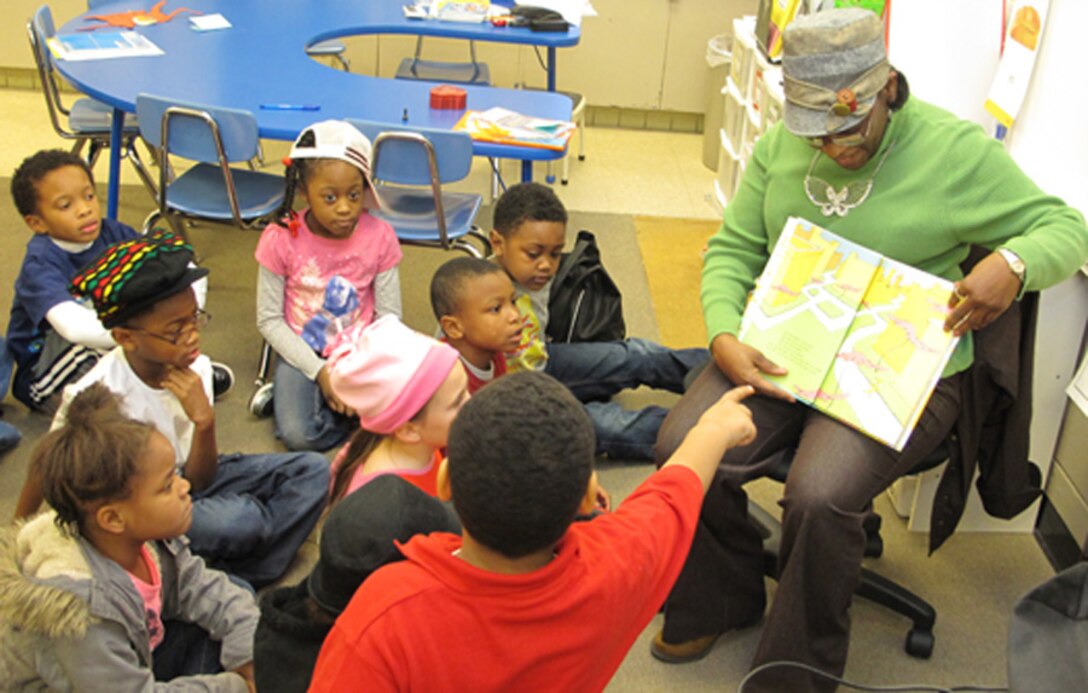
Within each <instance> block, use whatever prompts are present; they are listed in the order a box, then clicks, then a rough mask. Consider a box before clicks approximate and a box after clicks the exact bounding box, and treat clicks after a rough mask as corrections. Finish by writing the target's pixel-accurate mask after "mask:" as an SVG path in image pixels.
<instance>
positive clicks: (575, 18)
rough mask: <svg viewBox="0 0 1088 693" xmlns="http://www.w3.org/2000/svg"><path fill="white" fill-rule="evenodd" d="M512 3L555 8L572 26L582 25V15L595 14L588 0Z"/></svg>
mask: <svg viewBox="0 0 1088 693" xmlns="http://www.w3.org/2000/svg"><path fill="white" fill-rule="evenodd" d="M514 4H515V5H528V6H530V7H543V8H544V9H546V10H555V11H556V12H558V13H559V14H561V15H563V19H565V20H567V21H568V22H570V24H572V25H573V26H582V17H596V16H597V10H595V9H593V5H592V4H590V2H589V0H515V2H514Z"/></svg>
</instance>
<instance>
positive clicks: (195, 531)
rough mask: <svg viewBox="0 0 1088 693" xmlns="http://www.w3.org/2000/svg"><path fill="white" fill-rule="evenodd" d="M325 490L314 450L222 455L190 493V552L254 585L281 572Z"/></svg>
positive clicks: (324, 471)
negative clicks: (208, 478) (210, 475)
mask: <svg viewBox="0 0 1088 693" xmlns="http://www.w3.org/2000/svg"><path fill="white" fill-rule="evenodd" d="M328 494H329V462H328V460H326V459H325V457H324V455H321V454H318V453H316V452H297V453H281V454H269V455H239V454H233V455H221V456H220V457H219V469H218V470H217V471H216V474H215V480H214V481H213V482H212V485H211V486H209V487H208V488H206V489H204V490H203V491H201V492H200V493H194V494H193V524H192V527H190V528H189V532H188V536H189V542H190V547H191V548H192V551H193V553H195V554H197V555H198V556H202V557H203V558H205V559H206V560H207V561H208V563H209V565H211V566H212V567H214V568H218V569H220V570H222V571H223V572H225V573H229V574H230V575H234V576H237V577H240V578H242V579H244V580H246V581H247V582H249V583H250V584H251V585H253V587H255V588H260V587H262V586H264V585H267V584H268V583H270V582H272V581H273V580H275V579H276V578H278V577H279V576H280V575H282V574H283V572H284V571H285V570H287V567H288V566H289V565H290V564H291V561H293V560H294V558H295V554H296V553H297V552H298V548H299V547H300V546H301V545H302V542H304V541H306V537H307V536H309V534H310V531H311V530H312V529H313V528H314V525H315V524H316V523H317V520H318V518H319V517H320V516H321V511H322V510H323V509H324V507H325V501H326V500H327V499H328Z"/></svg>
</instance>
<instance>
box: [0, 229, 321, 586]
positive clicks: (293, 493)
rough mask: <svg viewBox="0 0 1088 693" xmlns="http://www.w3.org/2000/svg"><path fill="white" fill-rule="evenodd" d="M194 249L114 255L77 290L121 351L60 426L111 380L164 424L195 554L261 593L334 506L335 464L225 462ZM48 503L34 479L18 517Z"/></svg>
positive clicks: (145, 416) (166, 246) (88, 380)
mask: <svg viewBox="0 0 1088 693" xmlns="http://www.w3.org/2000/svg"><path fill="white" fill-rule="evenodd" d="M192 254H193V253H192V248H191V247H190V246H189V245H188V244H187V243H184V242H183V241H182V240H181V239H180V238H178V237H176V236H174V235H172V234H165V235H163V236H149V237H147V238H140V239H137V240H134V241H126V242H125V243H121V244H117V245H114V246H111V247H109V248H108V249H107V250H106V252H105V253H104V254H103V255H102V256H101V257H99V258H98V259H97V260H95V261H94V262H92V263H91V265H90V266H88V267H87V268H86V269H85V270H83V271H82V272H81V273H80V274H78V275H76V277H75V279H73V281H72V291H73V293H74V294H75V295H76V296H86V297H89V298H90V299H91V301H92V302H93V303H94V307H95V310H96V311H97V312H98V317H99V319H100V320H101V321H102V324H103V325H105V326H106V327H107V328H108V329H110V330H111V332H112V335H113V338H114V339H115V340H116V341H117V344H118V346H117V347H116V348H115V349H113V350H112V351H110V352H109V353H107V354H106V355H105V356H103V357H102V358H101V359H100V360H99V362H98V364H97V365H95V367H94V368H92V369H91V370H90V371H88V372H87V374H86V375H85V376H83V378H81V379H80V380H79V382H77V383H74V384H72V385H69V386H68V387H67V388H65V391H64V399H63V400H62V402H61V407H60V410H59V411H58V412H57V417H56V419H55V420H54V426H57V425H60V424H63V422H64V420H65V415H66V414H65V409H66V406H67V403H68V402H70V401H71V399H72V397H74V396H75V395H76V394H78V393H79V392H80V391H81V390H83V389H85V388H87V387H89V386H90V385H91V384H93V383H99V382H100V383H103V384H105V385H106V386H107V387H108V388H109V389H110V390H112V391H113V392H116V393H117V394H119V395H120V396H121V397H122V398H123V402H122V407H123V409H124V411H125V414H126V415H127V416H130V417H132V418H134V419H136V420H137V421H143V422H147V423H150V424H152V425H154V426H155V428H156V429H158V431H159V432H160V433H162V434H163V435H164V436H166V439H167V440H168V441H169V442H170V444H171V445H172V446H173V448H174V457H175V462H176V464H177V467H178V470H179V471H180V472H181V473H182V474H183V475H184V476H185V478H186V479H187V480H188V481H189V483H191V484H192V486H193V498H194V502H193V524H192V527H191V528H190V530H189V539H190V541H191V544H192V547H193V552H194V553H196V554H197V555H199V556H203V557H204V558H206V559H208V561H209V562H210V563H211V564H212V565H214V566H216V567H218V568H221V569H222V570H225V571H227V572H228V573H231V574H233V575H236V576H238V577H241V578H243V579H245V580H248V581H249V582H250V583H252V584H253V585H254V586H261V585H264V584H267V583H268V582H271V581H272V580H275V579H276V578H277V577H279V576H280V574H282V573H283V571H284V570H285V569H286V568H287V566H288V565H289V564H290V563H291V561H292V560H293V558H294V556H295V552H296V551H297V550H298V547H299V546H300V545H301V544H302V542H303V541H305V539H306V537H307V535H309V533H310V530H311V529H313V527H314V524H315V523H316V522H317V519H318V517H319V516H320V514H321V511H322V509H323V508H324V505H325V499H326V495H325V494H326V488H327V487H328V486H327V485H328V480H329V465H328V462H327V461H326V460H325V458H324V457H323V456H322V455H320V454H318V453H291V454H269V455H240V454H233V455H224V456H222V457H220V455H219V450H218V446H217V444H216V437H215V411H214V409H213V407H212V398H211V365H210V362H209V361H208V357H207V356H205V355H203V354H201V353H200V329H201V328H202V327H203V326H204V325H206V324H207V322H208V319H209V315H208V314H207V313H205V312H204V311H202V310H200V309H199V308H197V304H196V298H195V296H194V295H193V290H192V287H191V285H192V283H193V282H194V281H196V280H197V279H199V278H200V277H203V276H205V275H206V274H207V273H208V270H207V269H204V268H197V267H193V266H192V265H191V264H190V261H191V259H192ZM40 502H41V493H40V489H38V488H37V485H36V480H35V479H34V477H33V475H29V476H28V478H27V483H26V485H25V486H24V488H23V494H22V496H21V497H20V499H19V505H18V508H17V511H16V513H17V515H16V516H17V517H25V516H26V515H28V514H29V513H32V512H33V511H34V510H36V509H37V507H38V505H39V504H40Z"/></svg>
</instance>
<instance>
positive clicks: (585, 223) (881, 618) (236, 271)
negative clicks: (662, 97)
mask: <svg viewBox="0 0 1088 693" xmlns="http://www.w3.org/2000/svg"><path fill="white" fill-rule="evenodd" d="M8 186H9V181H8V180H7V179H4V185H3V187H4V190H7V189H8ZM121 199H122V205H121V213H120V218H121V220H122V221H124V222H126V223H129V224H131V225H133V226H136V227H139V225H140V224H141V222H142V219H143V218H144V216H145V214H146V213H147V211H149V210H150V208H151V202H150V200H149V199H148V196H147V194H146V193H145V192H144V191H143V190H142V189H140V188H129V187H126V188H124V190H123V194H122V198H121ZM489 221H490V211H489V210H487V209H485V210H484V212H483V213H482V215H481V217H480V225H481V226H482V227H483V228H487V224H488V223H489ZM0 223H2V224H3V226H2V228H3V229H4V230H5V233H3V234H2V235H0V257H2V258H3V260H2V264H0V268H2V269H0V306H5V307H6V306H9V305H10V302H11V293H12V283H13V282H14V279H15V275H16V272H17V271H18V266H19V263H20V261H21V258H22V256H23V247H24V245H25V243H26V241H27V239H28V238H29V237H30V231H29V230H28V229H27V228H26V227H25V225H24V224H23V223H22V220H21V219H20V218H19V217H18V215H17V214H16V213H15V210H14V209H13V207H12V205H11V202H10V200H9V199H8V198H7V196H6V195H5V200H4V202H3V203H0ZM580 228H588V229H592V230H593V231H595V232H596V233H597V235H598V239H599V241H600V244H601V247H602V252H603V255H604V257H605V260H606V264H607V266H608V268H609V270H610V273H611V274H612V275H613V277H614V278H615V280H616V281H617V283H618V284H619V286H620V289H621V291H622V292H623V295H624V302H625V305H624V308H625V315H626V319H627V325H628V331H629V334H630V335H631V336H638V337H645V338H648V339H657V338H658V332H657V323H656V320H655V317H654V306H653V304H652V302H651V300H650V296H649V292H648V290H647V280H646V273H645V270H644V268H643V263H642V258H641V255H640V251H639V246H638V240H637V238H636V234H635V227H634V223H633V221H632V219H631V218H630V217H626V216H618V215H605V214H589V213H573V214H572V215H571V221H570V224H569V229H568V232H569V235H570V236H573V235H574V234H575V233H576V232H577V230H578V229H580ZM190 235H191V239H192V241H193V244H194V246H195V247H196V249H197V252H198V254H199V256H200V258H201V261H202V263H203V264H204V265H205V266H207V267H208V268H209V269H210V279H209V282H210V285H209V295H208V306H207V308H208V310H209V311H210V312H211V313H212V315H213V316H214V317H213V320H212V322H211V324H210V325H209V326H208V328H207V330H206V331H205V333H204V336H203V343H202V347H203V350H204V351H205V352H206V353H208V354H209V355H210V356H211V357H212V358H213V359H215V360H218V361H224V362H226V363H228V364H230V365H231V366H232V367H233V369H234V371H235V373H236V375H237V377H238V382H237V384H236V386H235V389H234V391H232V392H231V393H229V394H228V395H227V396H226V397H225V398H223V399H222V400H220V401H219V402H218V403H217V404H216V411H217V419H218V421H217V427H216V428H217V433H218V435H219V448H220V450H222V451H232V450H240V451H245V452H267V451H270V450H278V449H282V446H280V444H279V443H278V441H276V439H275V437H274V435H273V431H272V422H271V421H270V420H258V419H255V418H254V417H253V416H251V415H250V414H249V413H248V411H247V409H246V403H247V400H248V398H249V396H250V394H251V393H252V390H253V386H252V377H253V374H254V372H255V369H256V367H257V358H258V354H259V349H260V339H259V336H258V333H257V329H256V324H255V320H254V287H255V282H256V274H257V267H256V263H255V261H254V259H253V250H254V248H255V247H256V243H257V238H258V234H257V233H256V232H254V231H248V232H247V231H241V230H238V229H234V228H230V227H219V226H211V225H201V226H197V227H195V228H193V229H191V232H190ZM448 257H449V256H448V255H447V254H445V253H443V252H441V251H436V250H427V249H419V248H406V252H405V259H404V262H403V264H402V266H401V278H402V293H403V302H404V312H405V315H404V318H405V321H406V322H407V323H408V324H409V325H411V326H413V327H415V328H416V329H419V330H421V331H424V332H431V331H432V330H433V329H434V324H435V322H434V318H433V316H432V315H431V312H430V307H429V303H428V299H427V287H428V285H429V281H430V276H431V274H432V273H433V271H434V269H435V267H437V266H438V265H439V264H441V262H443V261H444V260H446V259H448ZM5 310H6V309H5ZM0 324H3V325H5V326H6V318H0ZM5 329H6V327H5ZM621 398H622V400H623V401H624V402H625V403H628V404H630V405H631V406H639V405H643V404H646V403H650V402H655V403H662V404H665V405H668V403H669V402H670V401H673V396H671V395H662V394H659V393H650V392H642V391H638V392H634V393H624V394H623V395H622V396H621ZM3 411H4V420H6V421H9V422H11V423H13V424H14V425H16V426H17V427H18V428H20V429H21V430H22V432H23V434H24V441H23V443H22V444H21V445H20V446H19V447H18V448H16V449H15V450H13V451H11V452H9V453H7V454H6V455H5V456H4V457H3V458H2V459H0V518H3V519H5V520H6V519H7V518H10V517H11V513H12V511H13V509H14V505H15V500H16V497H17V494H18V491H19V488H20V487H21V485H22V481H23V478H24V476H25V473H26V465H27V461H28V459H29V457H30V452H31V450H32V448H33V444H34V441H35V440H36V438H37V437H38V436H39V435H41V433H42V432H44V431H45V430H46V429H47V427H48V423H49V422H48V421H47V420H45V419H44V418H43V417H41V416H38V415H34V414H30V413H28V412H27V411H26V409H25V408H23V407H22V406H21V405H19V404H18V403H16V402H14V401H13V400H11V398H10V397H9V398H8V399H7V400H6V401H5V402H4V404H3ZM650 471H651V467H650V465H647V464H623V463H617V462H602V463H601V465H600V472H601V480H602V483H603V484H604V485H605V487H606V488H608V489H609V491H611V492H612V494H613V497H614V498H615V499H616V500H617V501H618V500H620V499H622V498H623V497H625V496H626V495H627V494H628V493H630V491H631V490H632V489H633V488H634V487H635V486H636V485H637V484H638V483H639V482H640V481H641V480H642V479H643V478H645V476H646V475H647V474H649V473H650ZM779 493H780V490H779V489H778V487H777V486H776V485H775V484H773V483H771V482H758V483H755V484H753V485H752V494H753V497H754V498H755V499H756V500H757V501H758V502H760V504H761V505H763V506H764V507H767V508H769V509H772V510H777V506H775V501H776V500H777V498H778V494H779ZM877 509H878V511H880V512H881V514H883V515H884V517H885V529H884V538H885V544H886V550H885V554H884V556H883V557H882V558H881V559H879V560H876V561H872V563H871V565H872V567H874V568H875V569H877V570H879V571H880V572H882V573H883V574H885V575H888V576H889V577H892V578H894V579H896V580H899V581H901V582H903V583H905V584H907V585H910V586H911V587H913V588H916V589H917V591H918V592H920V593H921V594H923V595H924V596H925V597H926V598H927V599H928V600H929V601H930V602H931V603H932V604H934V606H935V607H936V608H937V610H938V620H937V628H936V635H937V646H936V650H935V652H934V655H933V657H932V659H930V660H926V661H922V660H916V659H913V658H911V657H908V656H907V655H906V654H905V653H904V652H903V649H902V645H903V640H904V637H905V635H906V632H907V629H908V623H907V622H906V621H905V620H904V619H902V618H900V617H898V616H896V615H893V614H890V613H888V612H887V611H885V610H883V609H881V608H880V607H876V606H874V605H872V604H869V603H866V602H864V601H862V600H858V601H857V602H856V603H855V606H854V608H853V610H852V616H853V623H854V630H853V637H852V644H851V653H850V662H849V665H848V669H847V672H846V674H847V677H849V678H850V679H854V680H857V681H860V682H864V683H867V684H883V685H891V684H899V685H902V684H907V683H912V682H913V683H919V682H924V683H927V684H931V685H940V686H953V685H961V684H972V683H973V684H992V685H1003V683H1004V681H1005V679H1006V672H1005V661H1006V658H1005V647H1006V637H1007V629H1008V616H1009V613H1010V611H1011V609H1012V606H1013V604H1014V603H1015V600H1016V599H1017V597H1018V596H1019V595H1021V594H1023V593H1024V592H1025V591H1027V589H1029V588H1030V587H1032V586H1034V585H1036V584H1038V583H1039V582H1042V581H1043V580H1044V579H1046V578H1047V577H1049V576H1050V575H1051V574H1052V570H1051V568H1050V566H1049V564H1048V563H1047V562H1046V560H1045V558H1044V557H1043V555H1042V552H1041V551H1040V550H1039V549H1038V546H1037V545H1036V544H1035V541H1034V539H1033V538H1032V537H1031V536H1029V535H1006V534H960V535H956V536H955V537H953V538H952V539H951V540H950V541H949V542H948V544H947V545H946V546H945V547H944V548H942V549H941V550H940V551H939V552H938V553H937V554H935V555H934V556H932V557H928V556H927V555H926V548H925V546H926V537H925V536H923V535H920V534H912V533H909V532H907V531H906V529H905V526H904V524H903V523H902V522H900V521H898V520H897V519H896V518H894V513H893V512H892V511H891V509H890V507H889V505H888V503H887V502H886V501H884V500H883V499H880V500H879V501H878V505H877ZM315 550H316V549H315V546H314V544H313V543H312V542H311V543H308V544H307V546H306V547H304V551H303V552H302V553H301V554H300V557H299V560H298V561H297V562H296V565H295V566H294V567H293V568H292V571H291V573H290V574H289V575H288V576H287V577H286V578H285V580H286V581H287V582H290V581H294V580H297V579H300V578H301V577H302V576H303V575H305V573H306V572H307V571H308V569H309V566H310V564H311V563H312V561H313V558H314V551H315ZM770 589H771V590H772V594H773V584H771V585H770ZM608 617H609V616H608V614H600V615H599V618H603V619H607V618H608ZM659 619H660V617H658V619H655V621H654V622H653V623H651V624H650V626H649V627H648V628H647V629H646V631H645V632H644V633H643V634H642V636H641V637H640V638H639V640H638V642H637V643H636V644H635V646H634V647H633V648H632V650H631V651H630V653H629V654H628V656H627V658H626V660H625V661H624V664H623V666H622V667H621V668H620V670H619V672H618V673H617V675H616V677H615V678H614V680H613V682H612V684H611V685H610V687H609V690H610V691H703V690H707V691H710V690H714V691H721V690H734V689H735V688H736V686H737V684H738V682H739V681H740V679H741V678H742V677H743V676H744V674H745V672H746V671H747V669H748V666H749V663H750V661H751V656H752V653H753V651H754V649H755V646H756V643H757V640H758V636H759V627H758V626H756V627H753V628H750V629H748V630H745V631H740V632H736V633H729V634H726V635H725V636H724V637H723V638H722V639H721V640H719V642H718V644H717V646H716V647H715V649H714V651H713V652H712V653H711V654H710V656H708V657H707V658H706V659H704V660H703V661H701V662H697V663H694V664H689V665H684V666H670V665H665V664H661V663H659V662H657V661H656V660H653V659H652V658H651V657H650V655H649V652H648V647H649V640H650V638H651V637H652V636H653V634H654V633H655V632H656V631H657V629H658V628H659V627H660V623H659ZM901 690H902V689H901Z"/></svg>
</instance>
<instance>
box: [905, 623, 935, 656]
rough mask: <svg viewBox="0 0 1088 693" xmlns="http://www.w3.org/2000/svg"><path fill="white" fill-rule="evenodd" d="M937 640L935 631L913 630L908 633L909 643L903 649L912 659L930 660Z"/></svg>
mask: <svg viewBox="0 0 1088 693" xmlns="http://www.w3.org/2000/svg"><path fill="white" fill-rule="evenodd" d="M935 640H936V639H935V638H934V637H933V631H931V630H922V629H920V628H911V629H910V632H909V633H907V642H906V644H905V645H904V647H903V649H905V650H906V651H907V654H909V655H910V656H911V657H917V658H918V659H929V658H930V656H931V655H932V654H933V644H934V642H935Z"/></svg>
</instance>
